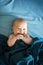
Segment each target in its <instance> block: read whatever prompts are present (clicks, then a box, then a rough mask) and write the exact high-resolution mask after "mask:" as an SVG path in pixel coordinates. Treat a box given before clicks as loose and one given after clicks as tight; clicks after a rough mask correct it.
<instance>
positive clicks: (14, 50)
mask: <svg viewBox="0 0 43 65" xmlns="http://www.w3.org/2000/svg"><path fill="white" fill-rule="evenodd" d="M0 51H1V52H0V65H43V39H42V38H37V37H36V38H33V41H32V44H31V45H26V44H25V43H24V42H23V41H22V40H17V41H16V44H15V45H14V46H13V47H8V46H7V44H6V42H3V44H0Z"/></svg>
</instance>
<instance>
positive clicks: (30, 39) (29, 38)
mask: <svg viewBox="0 0 43 65" xmlns="http://www.w3.org/2000/svg"><path fill="white" fill-rule="evenodd" d="M22 40H23V41H24V42H25V43H26V44H31V42H32V38H31V37H30V36H29V35H28V34H26V35H24V36H23V39H22Z"/></svg>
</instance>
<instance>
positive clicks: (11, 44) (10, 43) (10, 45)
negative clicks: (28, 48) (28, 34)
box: [7, 34, 16, 47]
mask: <svg viewBox="0 0 43 65" xmlns="http://www.w3.org/2000/svg"><path fill="white" fill-rule="evenodd" d="M15 42H16V38H15V37H14V35H13V34H11V35H10V36H9V38H8V40H7V44H8V46H9V47H12V46H13V45H14V44H15Z"/></svg>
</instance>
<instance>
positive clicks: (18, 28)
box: [7, 18, 32, 47]
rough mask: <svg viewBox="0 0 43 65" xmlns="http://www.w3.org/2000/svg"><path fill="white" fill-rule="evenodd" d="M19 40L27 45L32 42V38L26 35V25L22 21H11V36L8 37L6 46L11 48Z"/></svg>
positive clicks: (19, 19)
mask: <svg viewBox="0 0 43 65" xmlns="http://www.w3.org/2000/svg"><path fill="white" fill-rule="evenodd" d="M20 39H21V40H22V41H23V42H24V43H25V44H28V45H30V44H31V42H32V38H31V37H30V36H29V35H28V34H27V23H26V22H25V20H24V19H21V18H18V19H16V20H14V21H13V24H12V34H11V35H10V36H9V38H8V40H7V44H8V46H9V47H12V46H13V45H15V42H16V41H17V40H20Z"/></svg>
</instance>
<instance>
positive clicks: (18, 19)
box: [11, 18, 25, 31]
mask: <svg viewBox="0 0 43 65" xmlns="http://www.w3.org/2000/svg"><path fill="white" fill-rule="evenodd" d="M16 21H17V22H23V21H25V20H24V19H23V18H16V19H14V20H13V22H12V27H13V25H14V24H15V23H16ZM11 31H12V28H11Z"/></svg>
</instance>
